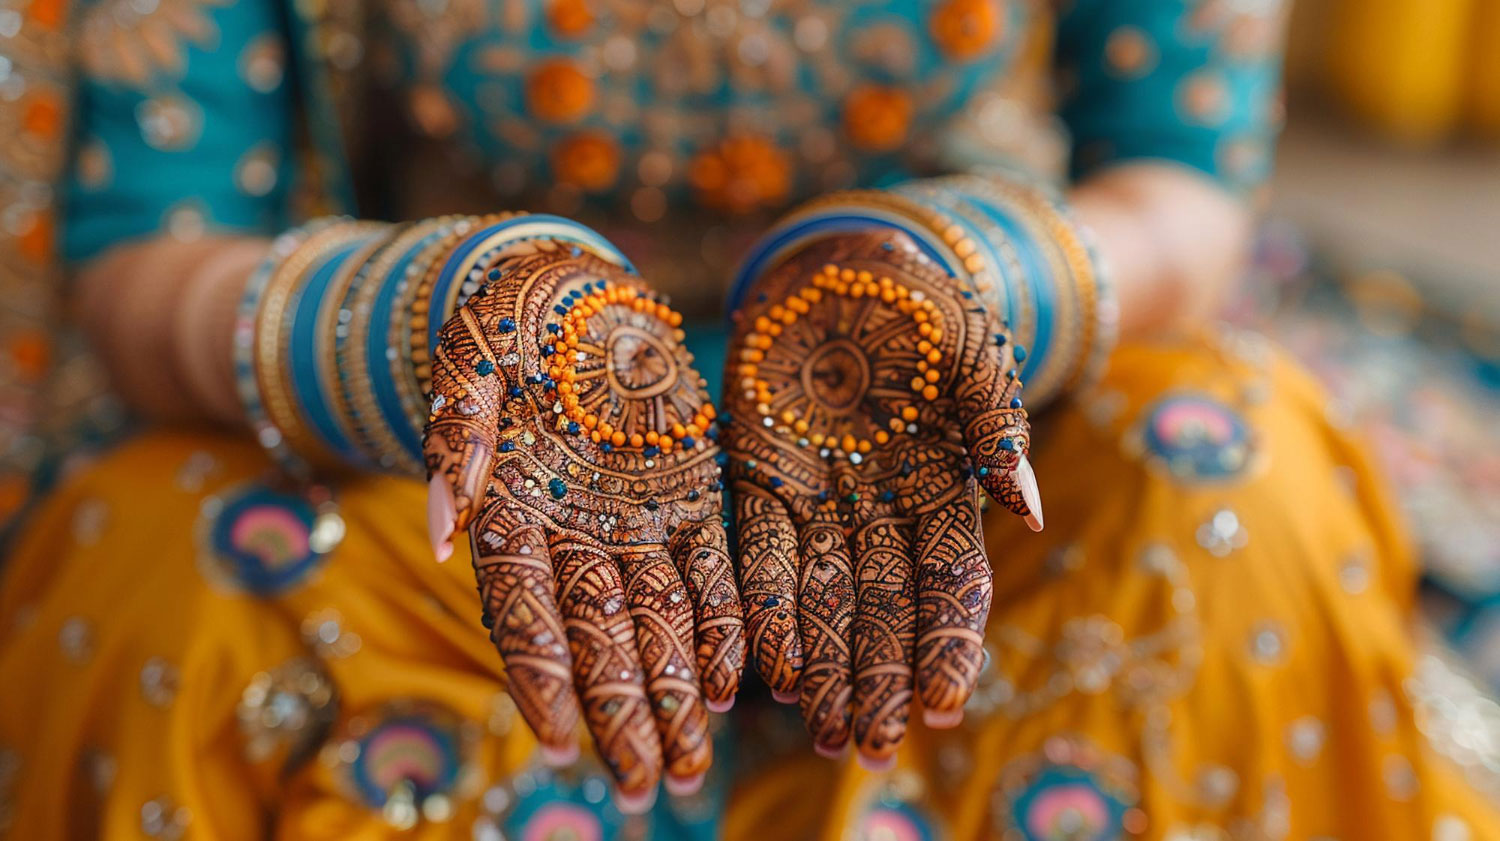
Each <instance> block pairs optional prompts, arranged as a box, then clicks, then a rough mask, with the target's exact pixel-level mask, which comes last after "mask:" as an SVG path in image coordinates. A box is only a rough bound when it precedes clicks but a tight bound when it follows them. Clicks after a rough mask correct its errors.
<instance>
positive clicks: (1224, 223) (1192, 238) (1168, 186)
mask: <svg viewBox="0 0 1500 841" xmlns="http://www.w3.org/2000/svg"><path fill="white" fill-rule="evenodd" d="M1069 199H1070V202H1071V204H1072V206H1073V211H1074V213H1075V214H1076V215H1077V217H1078V218H1079V220H1080V221H1081V222H1083V223H1084V224H1085V225H1086V226H1087V227H1088V228H1089V229H1090V230H1091V231H1092V232H1093V234H1094V240H1095V245H1096V248H1097V249H1098V251H1099V252H1100V254H1101V256H1102V258H1103V261H1104V264H1105V265H1106V266H1107V268H1108V270H1109V272H1110V277H1111V279H1112V281H1113V283H1114V286H1115V290H1116V294H1117V295H1118V299H1119V309H1120V335H1121V337H1122V338H1124V339H1138V338H1145V337H1149V336H1153V335H1160V334H1161V333H1163V332H1166V331H1175V330H1182V329H1186V328H1191V327H1193V326H1195V325H1198V324H1202V323H1204V322H1205V321H1207V320H1209V319H1211V318H1213V317H1214V315H1215V314H1216V313H1217V312H1218V311H1219V309H1220V308H1221V307H1222V305H1223V303H1224V300H1225V298H1226V296H1227V295H1228V293H1229V291H1230V290H1231V289H1232V286H1233V284H1234V282H1235V281H1236V280H1237V279H1238V278H1239V276H1240V272H1241V271H1242V270H1243V268H1244V266H1245V263H1246V260H1247V259H1248V255H1249V251H1250V244H1251V235H1252V226H1251V214H1250V211H1249V210H1248V209H1247V207H1246V206H1245V204H1244V203H1243V202H1242V201H1240V200H1238V199H1236V198H1235V197H1234V196H1232V195H1230V194H1229V193H1228V192H1227V191H1225V190H1224V189H1223V188H1222V187H1220V186H1218V185H1217V184H1215V183H1214V182H1213V181H1210V180H1209V179H1208V178H1206V177H1204V176H1202V175H1199V174H1198V173H1196V172H1194V171H1192V170H1189V169H1186V168H1184V167H1180V166H1174V165H1171V164H1162V163H1134V164H1126V165H1121V166H1116V167H1112V168H1109V169H1106V170H1102V171H1100V172H1098V173H1097V174H1095V175H1092V176H1090V177H1089V178H1087V179H1086V180H1084V181H1083V182H1081V183H1079V184H1078V185H1077V186H1076V187H1075V188H1074V189H1073V190H1072V191H1071V192H1070V195H1069Z"/></svg>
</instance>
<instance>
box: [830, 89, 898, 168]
mask: <svg viewBox="0 0 1500 841" xmlns="http://www.w3.org/2000/svg"><path fill="white" fill-rule="evenodd" d="M911 110H912V103H911V97H909V96H907V95H906V94H905V93H903V92H902V91H899V90H897V89H895V88H888V87H884V86H881V85H864V86H862V87H859V88H856V89H855V90H854V92H853V93H851V94H849V98H848V99H846V100H844V131H845V133H847V134H848V135H849V141H850V142H851V143H853V144H854V145H855V146H856V147H857V148H860V149H865V150H867V151H874V152H888V151H890V150H892V149H895V148H896V147H898V146H900V145H901V142H902V141H904V140H905V139H906V133H907V131H908V129H909V128H910V127H911Z"/></svg>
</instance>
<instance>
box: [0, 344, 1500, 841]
mask: <svg viewBox="0 0 1500 841" xmlns="http://www.w3.org/2000/svg"><path fill="white" fill-rule="evenodd" d="M1037 427H1038V430H1039V432H1038V443H1037V448H1036V452H1035V454H1034V460H1035V464H1036V469H1037V473H1038V475H1039V477H1040V480H1041V482H1042V485H1043V487H1042V490H1043V496H1044V499H1045V500H1046V511H1047V530H1046V531H1045V532H1044V533H1042V534H1041V535H1035V536H1034V535H1031V534H1030V533H1029V532H1027V531H1026V530H1025V529H1024V526H1021V525H1020V524H1019V521H1018V520H1016V519H1015V518H1013V517H1008V516H1000V517H994V518H991V519H990V520H989V521H988V526H989V533H988V535H987V537H988V546H989V551H990V559H991V562H992V563H993V565H994V567H995V573H996V585H995V605H994V609H993V611H992V614H991V624H990V629H989V634H988V640H987V646H988V651H989V655H990V656H989V659H988V663H987V665H986V668H985V671H984V675H983V678H982V683H981V686H980V688H979V690H978V692H976V694H975V697H974V699H973V700H972V701H971V702H970V704H969V706H968V708H967V712H966V716H965V720H964V723H963V724H962V725H961V726H960V727H959V728H958V729H956V730H952V731H930V730H926V729H924V728H923V727H922V726H921V725H920V724H919V723H917V722H915V721H914V723H913V727H912V732H911V734H910V735H909V737H908V740H907V743H906V745H905V746H904V747H903V749H902V752H901V755H900V761H899V764H898V766H897V768H896V769H895V770H893V771H889V772H886V773H880V774H875V773H869V772H866V771H863V770H862V769H860V768H858V767H857V766H856V765H855V764H854V763H853V762H851V761H848V760H845V761H831V760H826V759H822V758H819V757H817V756H816V755H814V754H813V753H812V751H811V749H810V746H809V743H808V741H807V739H806V737H805V736H804V735H802V734H801V733H800V732H799V730H798V724H797V722H796V719H795V715H794V713H793V712H792V711H791V710H790V709H789V708H782V707H776V706H775V705H774V704H770V703H769V701H766V702H765V703H757V702H756V700H755V699H754V698H747V699H744V700H742V701H741V703H740V704H739V705H738V706H737V707H736V708H735V709H734V710H733V711H732V712H731V713H729V714H727V715H725V716H719V717H718V718H719V719H720V720H719V721H718V722H717V725H718V733H717V738H716V745H717V747H716V763H715V771H714V772H713V775H712V776H713V779H711V780H710V784H709V785H708V786H707V787H706V788H705V791H704V792H703V793H701V794H699V795H695V796H694V797H691V798H686V799H671V798H664V799H663V800H662V802H661V803H659V804H658V806H657V808H656V809H655V810H654V811H653V812H652V813H651V814H650V815H647V816H645V817H641V818H631V819H625V818H622V817H621V816H620V815H619V814H618V813H617V812H615V810H614V808H613V806H612V805H611V804H610V801H609V798H608V796H607V786H606V784H605V778H604V777H603V776H602V775H601V773H600V771H599V770H598V768H596V767H590V766H587V765H586V764H585V765H584V766H581V767H578V768H574V769H568V770H564V771H552V770H549V769H546V768H544V767H543V766H541V765H540V764H539V762H538V760H537V757H536V756H535V755H534V748H535V744H534V742H533V741H532V739H531V738H530V736H529V734H528V733H527V732H526V729H525V727H524V725H523V724H522V723H521V722H520V721H519V719H518V718H517V716H516V714H515V710H514V708H513V707H512V705H511V704H510V703H509V701H508V699H507V696H506V695H505V693H504V691H503V681H504V675H503V673H502V671H501V668H500V662H499V659H498V657H497V656H496V655H495V653H494V651H493V650H492V649H491V647H490V644H489V642H488V640H487V639H486V637H485V634H484V632H483V630H482V629H481V627H480V625H479V622H478V618H479V604H478V598H477V596H476V594H475V591H474V582H473V579H472V572H471V570H470V568H469V565H468V563H467V560H466V559H464V558H462V557H460V558H456V559H455V560H453V561H451V562H449V563H448V564H446V565H438V564H435V563H433V562H432V561H431V559H430V552H429V551H428V549H427V548H426V539H425V526H424V521H423V517H424V512H425V503H424V498H423V488H422V487H421V486H420V485H419V484H416V483H411V482H404V481H399V480H393V479H383V478H366V479H359V480H357V481H351V482H347V483H344V484H342V485H340V486H338V487H336V488H333V489H332V490H331V491H329V492H327V493H323V494H319V493H306V492H299V493H290V492H288V491H286V490H284V489H281V488H279V487H277V486H276V485H275V484H274V482H272V481H271V479H270V476H271V474H270V472H269V470H268V466H267V464H266V462H265V460H264V459H263V457H262V456H261V455H260V454H259V453H258V452H257V451H256V450H255V449H254V447H253V446H252V445H250V444H247V443H244V442H242V441H239V440H236V439H233V438H230V437H224V436H216V435H209V434H200V435H191V434H182V433H174V434H171V435H167V434H157V435H150V436H146V437H144V438H140V439H138V440H135V441H133V442H131V443H129V444H127V445H125V446H123V447H121V448H119V449H117V450H115V451H114V452H113V453H112V454H110V455H109V456H107V457H106V458H104V459H103V460H102V461H100V462H98V463H96V464H94V465H92V466H90V467H88V468H87V469H84V470H81V471H79V472H78V473H76V474H75V475H74V476H72V477H71V478H70V479H69V480H68V481H67V482H65V483H64V486H63V487H62V488H61V489H60V490H59V491H58V492H57V493H56V494H55V495H54V496H53V497H52V499H51V500H50V501H49V502H48V503H47V505H45V506H44V508H43V510H42V511H41V513H40V515H39V516H38V517H37V518H36V520H35V521H34V522H33V523H32V524H31V525H30V527H29V529H28V530H27V532H26V533H25V534H24V535H23V536H22V538H21V540H20V542H19V544H18V545H17V546H16V549H15V551H14V553H13V556H12V558H11V559H10V561H9V565H8V569H7V570H6V577H5V583H4V588H3V591H0V687H3V688H0V827H4V828H5V830H6V831H8V837H12V838H25V839H42V838H108V839H123V838H139V837H142V836H143V835H144V836H145V837H150V838H179V837H180V838H194V839H203V841H228V839H263V838H266V837H284V838H290V839H321V838H329V839H333V838H338V839H363V838H387V837H401V838H475V839H482V840H483V841H491V839H502V838H503V839H512V841H533V840H535V841H540V839H564V838H567V839H576V841H593V839H604V838H614V837H624V838H647V837H649V838H671V839H689V838H707V837H714V836H717V835H723V836H725V837H727V838H730V839H747V841H748V839H760V838H766V837H774V838H789V839H804V838H805V839H814V838H821V839H828V841H835V840H837V841H845V840H846V839H861V838H871V839H874V838H880V839H889V840H890V841H907V839H910V841H939V839H978V838H1003V839H1027V841H1033V840H1039V839H1054V838H1056V839H1063V838H1067V839H1091V841H1102V839H1112V838H1150V839H1174V841H1188V839H1221V838H1222V839H1241V838H1246V839H1248V838H1297V839H1304V838H1317V837H1324V836H1328V837H1337V838H1343V839H1358V838H1411V839H1417V838H1433V839H1438V841H1465V840H1466V839H1490V838H1500V812H1497V809H1496V807H1495V805H1494V804H1495V803H1497V802H1500V779H1497V778H1496V777H1495V776H1489V777H1486V776H1485V772H1484V767H1485V762H1486V761H1489V762H1490V763H1491V765H1490V767H1491V768H1494V767H1496V766H1495V765H1494V763H1495V761H1496V756H1495V755H1494V751H1495V750H1496V749H1495V748H1494V747H1493V746H1494V745H1497V744H1500V732H1490V733H1482V732H1478V731H1477V730H1476V729H1475V728H1476V727H1478V726H1479V723H1480V722H1483V721H1485V720H1488V721H1491V722H1493V721H1494V720H1495V718H1496V716H1495V714H1494V707H1493V702H1490V701H1488V700H1487V699H1485V698H1484V697H1483V696H1482V695H1480V694H1479V693H1478V692H1477V691H1474V690H1473V689H1472V687H1471V686H1470V685H1469V684H1467V683H1465V682H1464V681H1463V679H1462V678H1461V677H1460V676H1458V675H1457V673H1456V672H1454V671H1453V670H1452V669H1451V668H1450V667H1449V666H1448V665H1447V664H1446V661H1444V660H1442V659H1440V658H1438V657H1436V656H1434V655H1432V654H1428V653H1424V651H1423V650H1422V649H1421V647H1420V646H1419V644H1418V642H1417V640H1416V637H1415V628H1414V622H1415V618H1414V615H1413V614H1414V612H1413V594H1414V568H1413V561H1412V558H1411V556H1410V553H1409V550H1408V548H1407V546H1406V544H1405V542H1404V538H1403V535H1402V533H1401V532H1400V530H1399V528H1398V526H1397V524H1396V522H1395V520H1394V518H1393V513H1392V509H1391V507H1390V505H1389V503H1388V500H1387V499H1386V498H1385V494H1384V491H1383V490H1382V488H1381V487H1380V485H1379V484H1378V482H1377V481H1376V480H1375V477H1374V475H1373V473H1372V471H1371V468H1370V464H1369V456H1368V454H1367V453H1366V452H1365V451H1364V450H1363V449H1362V448H1361V447H1360V446H1359V445H1358V444H1356V443H1355V442H1353V441H1352V440H1351V439H1350V438H1349V437H1347V436H1346V435H1345V434H1344V433H1343V432H1341V431H1340V430H1339V429H1338V428H1337V426H1336V424H1335V423H1334V422H1333V419H1332V417H1331V415H1330V412H1329V407H1328V406H1327V400H1326V397H1325V396H1324V395H1323V393H1322V392H1321V391H1320V390H1319V389H1318V388H1317V386H1316V385H1315V384H1314V383H1313V382H1312V381H1311V380H1310V379H1309V378H1308V377H1307V376H1306V375H1305V374H1304V373H1303V372H1301V371H1300V370H1299V369H1297V368H1296V367H1295V365H1293V364H1292V363H1290V362H1288V361H1287V360H1286V359H1285V358H1284V357H1282V356H1281V355H1280V354H1279V353H1278V352H1276V351H1275V350H1274V349H1272V348H1270V347H1269V346H1267V345H1265V344H1264V343H1263V342H1260V341H1257V340H1255V339H1253V338H1251V337H1248V336H1244V335H1238V334H1236V335H1226V336H1221V337H1216V338H1214V339H1202V340H1193V341H1184V342H1181V343H1178V344H1174V345H1171V346H1167V345H1162V346H1150V347H1147V346H1135V347H1128V348H1122V349H1121V350H1120V351H1119V352H1117V354H1116V356H1115V359H1114V361H1113V364H1112V368H1111V370H1110V372H1109V373H1108V375H1107V376H1106V378H1105V381H1104V382H1103V383H1102V384H1101V385H1100V386H1099V387H1097V388H1096V389H1094V390H1092V391H1090V392H1089V393H1087V394H1084V395H1080V396H1079V397H1077V398H1076V399H1075V400H1074V401H1073V402H1072V403H1071V404H1070V405H1067V406H1064V407H1059V408H1058V409H1056V410H1054V411H1052V412H1050V413H1048V414H1047V415H1046V416H1045V417H1043V418H1040V419H1039V420H1038V422H1037ZM460 554H461V553H460ZM1434 701H1436V702H1437V703H1436V704H1434ZM1465 728H1467V729H1465ZM1486 738H1488V739H1489V740H1490V741H1489V743H1488V745H1489V746H1490V748H1489V749H1490V750H1491V751H1492V752H1491V753H1490V754H1488V755H1486V754H1484V753H1483V750H1484V749H1485V744H1486V743H1485V742H1484V741H1483V740H1484V739H1486ZM6 831H0V835H5V834H6Z"/></svg>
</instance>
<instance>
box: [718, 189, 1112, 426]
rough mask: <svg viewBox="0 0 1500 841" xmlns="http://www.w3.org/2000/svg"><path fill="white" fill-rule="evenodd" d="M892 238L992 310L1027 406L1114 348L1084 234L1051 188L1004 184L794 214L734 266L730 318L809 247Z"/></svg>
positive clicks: (874, 198)
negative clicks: (846, 238) (906, 241)
mask: <svg viewBox="0 0 1500 841" xmlns="http://www.w3.org/2000/svg"><path fill="white" fill-rule="evenodd" d="M882 228H885V229H895V230H899V231H901V232H902V233H905V234H906V235H907V236H909V237H910V238H911V239H912V241H913V242H914V243H915V244H916V246H917V247H918V248H920V249H921V250H922V251H923V252H924V253H925V254H926V255H927V256H928V257H930V258H932V259H933V260H934V261H935V262H936V263H937V265H939V266H941V267H942V268H943V269H945V270H946V271H947V273H948V274H949V276H951V277H952V278H953V279H954V281H955V284H956V287H957V289H958V291H959V292H960V294H962V295H963V296H964V297H965V298H970V299H972V300H973V301H974V303H975V306H984V307H986V308H990V309H993V310H994V311H995V312H996V314H997V316H998V320H999V322H1000V326H1001V327H1002V328H1003V329H1004V331H1005V333H1004V334H1002V335H1000V336H997V340H998V341H1011V342H1014V343H1015V345H1014V347H1013V348H1012V352H1013V354H1014V358H1015V360H1016V362H1017V363H1019V364H1020V366H1021V371H1020V377H1021V379H1022V380H1024V381H1025V382H1026V391H1027V394H1028V401H1027V402H1028V403H1030V404H1032V405H1033V406H1041V405H1044V404H1045V403H1046V402H1048V401H1050V400H1052V399H1053V398H1056V397H1057V396H1058V395H1060V394H1062V393H1064V392H1065V391H1069V390H1071V389H1074V388H1076V387H1078V386H1079V385H1082V384H1086V383H1090V382H1093V381H1095V380H1096V379H1097V378H1098V376H1099V375H1100V374H1101V373H1102V372H1103V368H1104V363H1105V361H1106V360H1107V359H1108V357H1109V353H1110V351H1111V350H1112V349H1113V348H1114V342H1115V336H1116V332H1117V325H1118V310H1117V305H1116V302H1115V299H1114V295H1113V290H1112V289H1111V288H1110V287H1109V285H1108V283H1107V282H1106V277H1105V273H1104V271H1103V270H1102V268H1101V266H1100V261H1099V259H1098V256H1097V253H1096V251H1095V249H1094V248H1093V247H1092V245H1091V243H1090V240H1089V236H1088V234H1087V232H1086V231H1085V230H1084V229H1083V228H1082V227H1081V226H1080V225H1079V224H1078V223H1077V222H1076V221H1075V220H1074V219H1073V218H1072V216H1071V214H1070V213H1069V212H1068V210H1067V207H1066V206H1065V205H1064V204H1063V202H1062V199H1061V196H1060V195H1058V194H1057V192H1056V191H1055V190H1053V189H1052V188H1051V187H1049V186H1047V185H1044V184H1042V183H1040V182H1037V181H1034V180H1030V179H1028V178H1026V177H1024V176H1018V175H1013V174H1010V173H998V172H997V173H994V174H983V175H979V174H975V175H955V176H947V177H942V178H930V179H921V180H915V181H908V182H905V183H902V184H899V185H897V186H895V187H893V188H891V189H889V190H855V191H849V192H842V193H833V194H830V195H827V196H824V197H821V198H818V199H814V200H813V201H811V202H808V203H807V204H805V205H803V206H801V207H800V208H798V209H797V210H795V211H793V212H792V213H790V214H789V215H787V216H786V217H784V218H783V219H782V220H781V221H779V222H778V223H777V224H776V226H775V227H774V228H772V230H771V231H770V232H768V233H767V234H766V236H764V237H762V238H761V240H760V241H759V242H758V243H757V244H756V246H755V247H754V248H753V249H752V250H751V253H750V254H749V256H747V257H746V259H745V261H744V262H743V263H742V264H741V267H740V270H739V272H738V274H737V275H736V277H735V281H734V286H733V287H732V289H731V292H730V312H734V311H735V310H737V309H738V308H739V307H740V306H741V305H742V304H743V302H744V297H745V295H746V293H747V291H748V290H749V289H750V288H751V287H753V286H754V285H755V283H756V282H757V280H758V279H759V278H761V277H762V276H764V275H765V274H766V273H768V272H769V271H771V270H773V269H774V268H775V267H776V266H777V265H779V264H780V263H781V262H783V261H784V260H785V259H787V258H788V257H789V256H791V255H792V254H794V253H796V252H797V251H799V250H801V249H802V248H804V247H806V246H807V245H808V244H810V243H811V242H813V241H815V240H818V239H823V238H826V237H829V236H838V235H842V234H854V233H864V232H869V231H871V230H879V229H882Z"/></svg>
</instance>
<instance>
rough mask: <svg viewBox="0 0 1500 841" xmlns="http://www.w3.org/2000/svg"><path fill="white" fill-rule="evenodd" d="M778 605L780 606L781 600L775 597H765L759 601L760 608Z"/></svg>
mask: <svg viewBox="0 0 1500 841" xmlns="http://www.w3.org/2000/svg"><path fill="white" fill-rule="evenodd" d="M779 604H781V599H778V598H776V597H775V596H766V597H765V598H763V599H761V600H760V606H761V607H775V606H777V605H779Z"/></svg>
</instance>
